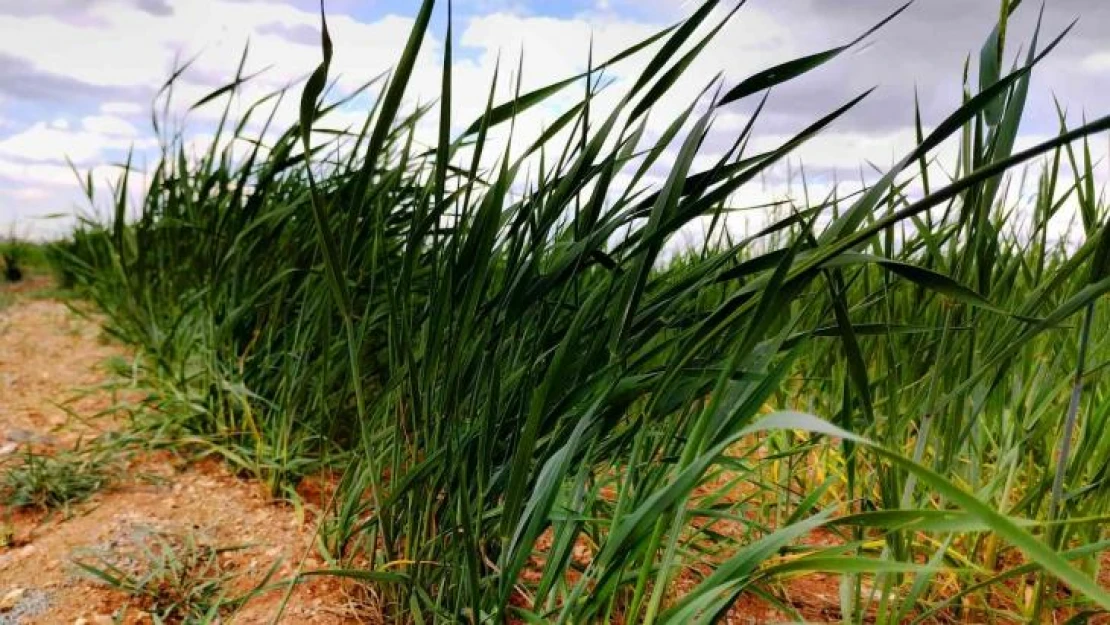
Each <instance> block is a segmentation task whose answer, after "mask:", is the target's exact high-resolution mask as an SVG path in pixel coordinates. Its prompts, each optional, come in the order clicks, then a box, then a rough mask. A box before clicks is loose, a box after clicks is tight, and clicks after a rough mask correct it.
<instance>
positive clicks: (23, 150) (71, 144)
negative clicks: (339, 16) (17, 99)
mask: <svg viewBox="0 0 1110 625" xmlns="http://www.w3.org/2000/svg"><path fill="white" fill-rule="evenodd" d="M89 119H98V118H87V119H86V120H85V122H86V124H84V128H83V129H82V130H71V129H69V128H68V125H66V126H64V127H59V126H58V125H56V124H52V125H47V124H45V123H42V122H39V123H36V124H34V125H32V126H31V127H30V128H26V129H24V130H23V131H21V132H19V133H16V134H14V135H12V136H10V137H7V138H5V139H3V140H0V156H4V157H8V158H12V159H20V160H26V161H42V162H47V163H52V162H53V163H57V162H59V161H62V160H64V158H65V157H69V159H70V160H72V161H73V162H75V163H82V164H96V163H97V162H99V161H100V160H101V159H102V158H103V157H105V156H106V151H107V150H111V149H123V150H126V149H129V148H131V147H132V146H134V147H136V148H145V147H151V146H153V145H154V143H153V140H151V139H140V140H132V139H130V138H127V137H126V136H120V135H118V134H115V133H112V132H108V133H105V132H103V130H92V129H90V127H89V125H88V124H87V122H88V120H89ZM121 121H122V120H121ZM101 123H103V121H101V122H94V123H93V124H92V125H93V126H97V125H98V124H101ZM116 130H119V128H116Z"/></svg>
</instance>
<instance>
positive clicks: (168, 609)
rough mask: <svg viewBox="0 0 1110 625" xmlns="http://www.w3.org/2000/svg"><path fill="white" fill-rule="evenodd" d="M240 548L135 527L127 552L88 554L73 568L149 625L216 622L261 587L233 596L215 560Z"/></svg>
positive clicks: (226, 572)
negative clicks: (126, 599) (122, 596)
mask: <svg viewBox="0 0 1110 625" xmlns="http://www.w3.org/2000/svg"><path fill="white" fill-rule="evenodd" d="M244 548H245V547H244V546H235V547H216V546H213V545H212V544H211V543H209V542H208V541H207V540H204V539H203V538H201V537H198V536H197V535H196V534H194V533H192V532H185V533H176V532H170V531H162V530H157V529H152V528H141V529H140V530H139V532H138V533H137V535H136V536H135V537H134V539H133V540H131V541H128V547H126V548H123V549H115V550H111V551H105V550H102V551H99V552H90V553H88V554H85V555H82V556H78V557H77V558H75V560H74V563H75V564H76V565H77V566H78V567H79V568H80V569H81V570H82V571H83V572H84V573H85V574H87V575H89V576H90V577H92V578H93V579H95V580H98V581H100V582H103V583H105V584H107V585H108V586H110V587H112V588H114V589H116V590H118V591H120V592H123V593H126V594H127V595H129V596H130V597H131V598H132V599H133V600H134V604H135V605H136V606H137V607H139V608H141V609H143V610H145V611H147V612H148V613H149V614H150V615H151V618H152V619H153V620H154V622H155V623H216V622H219V621H220V617H221V615H224V614H226V613H227V612H229V611H232V610H234V609H235V608H237V607H238V606H240V605H242V603H243V602H245V601H246V600H247V599H249V598H250V597H252V596H254V595H255V594H256V593H257V592H258V591H259V590H260V589H261V588H263V587H264V586H265V584H267V583H268V582H269V580H270V578H271V576H272V573H273V571H274V570H275V569H276V566H275V569H271V571H270V574H268V575H266V576H265V578H264V579H263V580H262V582H260V583H259V585H258V586H257V587H255V589H254V590H252V591H249V592H247V593H245V594H240V595H237V594H234V593H233V591H232V590H231V586H232V582H233V581H235V580H236V578H237V577H238V575H237V573H236V572H235V570H234V568H232V567H231V566H229V565H228V564H227V563H226V562H225V561H224V559H223V558H222V557H221V556H223V555H224V554H226V553H229V552H232V551H237V550H240V549H244Z"/></svg>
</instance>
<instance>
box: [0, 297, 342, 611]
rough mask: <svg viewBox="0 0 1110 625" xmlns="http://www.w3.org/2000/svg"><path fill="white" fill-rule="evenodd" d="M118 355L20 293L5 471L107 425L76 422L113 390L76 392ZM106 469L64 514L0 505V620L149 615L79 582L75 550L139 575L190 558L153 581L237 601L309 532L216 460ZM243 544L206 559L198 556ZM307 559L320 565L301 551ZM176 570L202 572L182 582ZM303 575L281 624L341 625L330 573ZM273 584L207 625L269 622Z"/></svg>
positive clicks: (2, 350)
mask: <svg viewBox="0 0 1110 625" xmlns="http://www.w3.org/2000/svg"><path fill="white" fill-rule="evenodd" d="M40 286H41V285H40ZM126 356H127V353H126V350H124V349H123V348H122V347H120V346H118V345H113V344H110V343H108V342H106V341H103V340H102V339H101V338H100V329H99V327H98V326H97V324H96V323H95V322H93V321H90V320H88V319H85V318H82V317H81V316H79V315H77V314H75V313H74V312H72V311H71V310H70V309H69V308H67V306H66V305H65V304H64V303H62V302H60V301H57V300H54V299H37V298H31V297H28V296H27V295H22V296H19V297H17V298H16V300H15V302H14V303H12V304H11V305H10V306H8V307H6V308H4V309H3V310H0V463H5V464H4V465H3V466H8V464H7V463H9V462H10V461H17V460H19V459H20V458H21V457H22V456H26V453H27V451H28V450H31V451H34V452H35V453H41V454H43V455H44V456H51V455H56V454H65V453H67V450H71V449H73V447H74V445H75V444H77V443H78V442H80V441H82V440H84V441H87V440H88V439H89V438H90V437H92V436H94V435H95V434H97V433H102V432H103V431H106V430H108V429H111V428H112V426H113V423H112V419H111V418H110V417H109V418H102V419H98V420H95V421H93V422H91V423H90V422H87V421H86V420H87V419H89V418H91V417H93V416H94V415H96V414H98V413H101V412H103V411H105V410H106V409H108V408H110V407H111V406H112V405H114V402H115V400H116V398H113V397H112V395H111V393H110V392H108V391H106V390H98V391H93V392H77V391H79V390H80V389H89V388H90V387H95V386H97V385H99V384H101V383H102V382H104V381H105V380H106V379H107V378H108V374H107V372H106V371H105V369H104V365H105V362H106V361H107V360H108V359H110V358H112V357H126ZM75 396H76V399H74V397H75ZM62 406H64V408H63V407H62ZM114 470H115V474H114V475H116V476H117V477H116V479H114V480H111V481H110V482H109V483H108V484H107V485H106V487H105V488H103V489H101V490H99V491H98V492H96V493H95V494H93V495H92V497H91V498H89V499H88V500H86V501H84V502H82V503H79V504H76V505H74V506H72V507H70V508H69V509H68V511H67V512H64V513H63V512H59V511H54V512H51V513H47V512H45V511H41V510H33V509H32V510H28V509H24V508H20V509H14V508H5V507H4V506H3V505H2V503H0V527H2V528H3V530H4V531H3V538H4V539H3V540H2V541H0V625H7V624H9V623H12V624H14V623H42V624H51V625H54V624H69V623H89V624H94V623H111V622H122V623H150V622H152V621H153V619H152V617H151V615H150V614H148V613H147V612H146V610H149V609H151V602H150V600H149V599H144V598H142V597H135V596H132V595H129V594H128V593H125V592H121V591H119V590H116V589H113V588H111V587H109V586H108V585H106V584H103V583H100V582H96V581H93V580H92V579H91V578H90V577H89V576H88V575H83V574H81V572H80V571H79V569H78V568H77V567H76V566H75V565H74V561H75V559H83V560H84V561H86V562H90V563H92V564H93V565H94V566H97V567H98V568H103V564H104V562H108V563H111V564H114V565H116V566H119V567H120V568H121V570H125V571H131V572H134V573H135V574H136V575H142V574H144V573H149V572H150V571H154V570H158V569H157V567H158V566H164V567H166V568H167V570H168V569H170V568H172V567H169V566H166V565H167V564H168V563H169V562H170V560H168V559H161V560H160V559H159V558H160V557H161V555H166V556H172V558H173V561H175V562H190V561H191V564H190V565H189V566H187V567H186V568H185V569H184V570H185V572H184V573H183V574H182V575H179V576H178V577H179V578H181V579H177V578H174V579H171V580H169V581H166V580H162V581H161V582H160V583H162V584H163V585H165V586H168V588H163V590H165V591H166V592H174V591H177V590H182V591H183V592H184V591H185V590H188V591H189V592H194V591H195V592H197V593H204V592H207V590H206V588H207V587H204V586H201V585H200V584H201V582H204V581H205V580H208V581H212V580H216V582H213V583H215V584H216V586H214V588H217V589H218V590H219V591H220V592H222V593H223V594H225V595H234V596H238V595H242V594H244V593H245V592H246V591H249V590H250V589H252V588H255V587H256V586H258V585H259V584H260V583H261V582H262V581H263V580H264V579H265V578H266V574H267V572H268V571H269V570H270V569H271V567H274V566H276V567H277V570H276V574H275V575H274V576H273V578H272V579H273V580H275V581H276V580H279V579H283V578H287V577H288V576H289V575H290V574H291V572H292V571H293V570H294V568H295V565H296V563H297V561H298V560H299V559H300V558H301V556H302V554H304V553H305V550H306V546H307V545H308V543H309V541H310V540H311V538H312V528H311V527H309V524H307V523H302V522H300V521H299V520H298V517H297V514H296V512H295V511H294V509H293V508H292V507H291V506H287V505H281V504H276V503H273V502H271V501H269V500H268V499H267V498H266V497H265V496H264V494H263V493H262V491H261V488H259V487H258V485H256V484H251V483H250V482H249V481H244V480H241V479H237V478H235V477H234V476H232V475H230V474H229V473H228V471H227V470H226V469H225V468H224V467H223V466H222V465H220V464H219V463H216V462H211V463H199V464H186V463H183V462H181V461H180V460H177V459H175V458H174V457H173V456H172V455H171V454H168V453H145V452H144V453H138V454H135V455H132V456H130V457H126V456H125V457H121V458H120V459H118V463H117V464H116V465H115V469H114ZM0 473H2V472H0ZM310 516H311V515H310ZM244 544H245V545H249V546H248V547H246V548H244V549H241V550H235V551H232V552H228V553H221V554H220V555H214V552H213V551H212V548H217V549H218V548H222V547H229V546H237V545H244ZM144 547H145V548H146V549H147V550H149V553H146V554H145V555H144ZM101 555H103V557H104V558H105V559H104V560H100V559H98V558H99V557H101ZM159 562H160V563H161V565H159V564H158V563H159ZM308 566H309V568H312V567H315V566H320V563H319V562H318V561H317V560H315V556H314V555H313V556H311V557H310V558H309V560H308ZM188 575H196V576H197V577H198V578H201V577H203V578H204V579H197V580H189V579H184V578H185V577H187V576H188ZM168 577H173V575H172V574H171V575H168ZM314 580H315V581H313V582H311V583H309V584H302V585H301V586H299V587H298V589H297V591H296V592H295V593H294V596H293V600H292V601H291V603H290V607H289V609H287V611H286V613H285V616H284V617H283V618H282V619H281V622H282V623H325V624H330V623H346V622H354V621H353V620H352V619H351V618H350V617H349V616H347V615H345V614H344V613H343V610H342V609H340V608H337V606H343V605H345V604H346V603H347V602H346V600H345V599H344V597H343V592H342V589H341V588H340V587H339V582H336V581H334V580H328V579H325V578H314ZM217 582H218V583H217ZM194 583H195V584H196V585H197V586H199V588H192V587H191V586H190V585H191V584H194ZM174 584H177V585H178V586H179V587H173V586H174ZM283 592H284V591H282V590H281V589H274V590H270V591H268V592H264V593H260V594H258V595H257V596H255V597H254V598H252V599H251V600H249V601H247V602H246V603H245V604H244V605H242V606H241V607H240V608H239V609H238V610H235V611H234V612H230V613H229V612H226V611H225V613H224V614H223V620H222V621H220V622H225V623H269V622H271V620H272V616H273V614H274V613H275V609H276V607H277V605H278V603H279V602H280V600H281V596H282V594H283ZM198 596H200V595H198Z"/></svg>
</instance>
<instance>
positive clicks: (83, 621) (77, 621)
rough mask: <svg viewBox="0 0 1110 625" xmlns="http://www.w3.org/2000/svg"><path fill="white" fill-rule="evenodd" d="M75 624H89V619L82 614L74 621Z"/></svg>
mask: <svg viewBox="0 0 1110 625" xmlns="http://www.w3.org/2000/svg"><path fill="white" fill-rule="evenodd" d="M73 625H89V619H87V618H85V617H83V616H82V617H81V618H79V619H77V620H76V621H73Z"/></svg>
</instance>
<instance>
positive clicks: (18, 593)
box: [0, 588, 27, 612]
mask: <svg viewBox="0 0 1110 625" xmlns="http://www.w3.org/2000/svg"><path fill="white" fill-rule="evenodd" d="M25 594H27V590H26V589H24V588H13V589H11V590H9V591H8V594H6V595H4V598H3V599H0V612H11V611H12V610H14V609H15V607H16V606H17V605H19V602H20V601H22V600H23V595H25Z"/></svg>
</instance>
